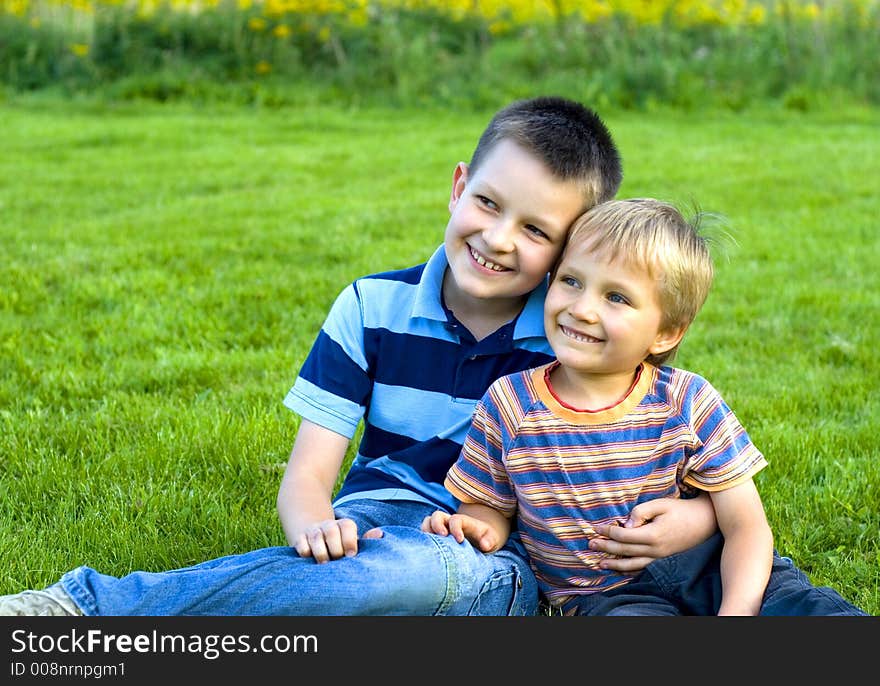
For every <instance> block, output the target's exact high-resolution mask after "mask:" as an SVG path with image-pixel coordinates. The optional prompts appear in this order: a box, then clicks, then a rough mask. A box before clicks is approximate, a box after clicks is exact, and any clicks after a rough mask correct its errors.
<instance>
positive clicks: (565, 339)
mask: <svg viewBox="0 0 880 686" xmlns="http://www.w3.org/2000/svg"><path fill="white" fill-rule="evenodd" d="M662 321H663V311H662V309H661V306H660V294H659V288H658V283H657V280H656V278H655V276H654V275H652V274H651V273H650V272H649V270H648V269H646V268H644V267H642V266H640V265H638V264H636V263H634V262H628V261H626V260H623V259H621V258H616V259H613V260H611V259H609V258H608V257H607V255H606V254H605V251H602V250H600V251H595V250H594V249H593V248H592V247H591V246H590V244H589V243H587V244H581V245H578V246H576V247H571V248H569V249H567V250H566V252H565V254H564V255H563V257H562V260H561V262H560V264H559V267H558V269H557V270H556V272H555V273H554V276H553V280H552V281H551V283H550V289H549V291H548V293H547V299H546V301H545V303H544V328H545V330H546V333H547V339H548V341H549V342H550V345H551V346H552V347H553V351H554V352H555V354H556V357H557V359H558V360H559V362H560V363H561V364H562V365H563V367H564V368H566V369H567V370H569V371H570V373H571V374H572V375H574V376H583V377H591V376H597V375H599V376H602V377H603V378H608V377H613V376H619V377H620V380H621V381H620V385H621V386H622V387H623V388H626V387H627V386H628V384H629V383H630V382H631V380H632V375H633V372H634V371H635V369H636V368H637V367H638V365H639V364H641V363H642V362H643V361H644V360H645V358H646V357H648V355H656V354H659V353H661V352H664V351H666V350H669V349H671V348H672V347H674V346H675V345H676V344H677V343H678V341H679V340H681V337H682V335H683V333H684V332H683V330H679V329H676V330H673V331H663V330H661V322H662Z"/></svg>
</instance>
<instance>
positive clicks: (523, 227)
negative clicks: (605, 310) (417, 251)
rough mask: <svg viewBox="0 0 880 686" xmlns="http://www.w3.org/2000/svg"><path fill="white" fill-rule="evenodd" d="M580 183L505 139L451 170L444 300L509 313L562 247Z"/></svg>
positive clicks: (579, 205)
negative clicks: (471, 166) (472, 165)
mask: <svg viewBox="0 0 880 686" xmlns="http://www.w3.org/2000/svg"><path fill="white" fill-rule="evenodd" d="M584 205H585V199H584V191H583V190H582V188H581V186H580V185H579V184H578V183H577V182H575V181H561V180H559V179H558V178H556V177H555V176H554V175H553V174H552V173H551V172H550V170H549V169H548V168H547V167H546V166H545V165H544V164H543V162H541V161H540V160H539V159H537V158H536V157H534V156H533V155H532V154H530V153H529V152H527V151H526V150H525V149H523V148H522V147H520V146H518V145H517V144H516V143H513V142H511V141H508V140H504V141H501V142H499V143H498V144H497V145H496V146H495V148H494V149H493V150H492V151H491V152H490V153H489V154H488V156H487V157H486V158H485V159H483V160H482V162H481V163H480V165H479V167H478V168H477V170H476V171H475V172H474V173H473V174H470V173H469V170H468V167H467V165H466V164H464V163H460V164H459V165H458V167H456V170H455V175H454V177H453V187H452V194H451V197H450V200H449V211H450V218H449V223H448V224H447V226H446V234H445V237H444V244H445V248H446V256H447V259H448V260H449V269H450V271H449V274H450V275H451V278H447V280H446V282H445V284H444V296H445V297H446V299H447V304H450V306H452V305H451V303H452V302H453V301H454V302H456V303H458V304H460V305H463V306H465V307H468V308H470V309H471V310H472V311H479V310H480V309H481V307H485V306H486V305H488V304H490V301H491V306H492V307H493V309H495V310H496V311H497V310H498V309H499V308H506V309H509V311H510V316H511V317H513V316H515V315H516V313H518V311H519V309H520V308H521V306H522V304H523V303H524V302H525V299H526V297H527V296H528V294H529V293H530V292H531V291H532V290H534V289H535V287H536V286H538V284H539V283H540V282H541V281H542V280H543V279H544V277H545V276H546V275H547V272H548V271H549V270H550V269H551V267H552V266H553V263H554V261H555V260H556V259H557V257H558V256H559V254H560V253H561V251H562V246H563V243H564V241H565V237H566V235H567V233H568V227H569V225H570V224H571V223H572V222H573V221H574V220H575V219H576V218H577V216H578V215H579V214H580V213H581V211H582V210H583V209H584Z"/></svg>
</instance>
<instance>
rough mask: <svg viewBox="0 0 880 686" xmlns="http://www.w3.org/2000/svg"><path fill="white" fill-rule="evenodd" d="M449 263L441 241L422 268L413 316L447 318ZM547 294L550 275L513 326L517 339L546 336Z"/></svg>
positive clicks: (529, 300) (533, 292)
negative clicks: (445, 289)
mask: <svg viewBox="0 0 880 686" xmlns="http://www.w3.org/2000/svg"><path fill="white" fill-rule="evenodd" d="M448 266H449V261H448V260H447V259H446V249H445V248H444V247H443V245H442V244H441V245H440V247H438V248H437V249H436V250H435V251H434V254H433V255H431V257H430V259H429V260H428V262H427V263H426V264H425V269H424V271H422V277H421V278H420V279H419V285H418V289H417V291H416V297H415V301H414V302H413V308H412V316H413V317H424V318H425V319H434V320H436V321H440V322H446V321H448V318H447V316H446V312H445V311H444V309H443V276H444V275H445V274H446V268H447V267H448ZM546 295H547V278H545V279H544V280H543V281H542V282H541V283H540V284H538V286H537V288H535V290H533V291H532V292H531V293H529V298H528V300H526V304H525V307H523V309H522V312H520V314H519V316H518V317H517V319H516V324H515V326H514V330H513V338H514V340H521V339H524V338H543V337H544V298H545V297H546Z"/></svg>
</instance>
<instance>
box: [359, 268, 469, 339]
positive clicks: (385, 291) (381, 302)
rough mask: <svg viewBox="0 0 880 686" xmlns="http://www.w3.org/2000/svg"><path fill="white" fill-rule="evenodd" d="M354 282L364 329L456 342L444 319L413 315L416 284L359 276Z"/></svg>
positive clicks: (416, 290)
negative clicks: (379, 329) (361, 306)
mask: <svg viewBox="0 0 880 686" xmlns="http://www.w3.org/2000/svg"><path fill="white" fill-rule="evenodd" d="M357 285H358V291H359V292H360V295H361V302H362V303H363V311H364V326H365V327H366V328H368V329H375V328H382V329H388V330H389V331H391V332H393V333H401V334H410V335H414V336H428V337H430V338H437V339H440V340H443V341H456V342H457V341H458V338H457V337H456V336H455V334H453V333H452V332H450V331H447V329H446V326H445V325H444V324H445V319H444V320H443V321H437V320H436V319H425V318H424V317H417V316H413V300H414V298H415V297H416V295H417V292H418V288H419V285H418V284H410V283H404V282H402V281H389V280H387V279H361V280H360V281H358V284H357Z"/></svg>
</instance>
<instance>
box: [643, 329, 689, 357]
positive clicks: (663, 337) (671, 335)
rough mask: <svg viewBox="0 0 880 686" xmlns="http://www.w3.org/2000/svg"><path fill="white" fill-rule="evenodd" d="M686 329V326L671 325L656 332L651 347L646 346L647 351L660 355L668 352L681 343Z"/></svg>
mask: <svg viewBox="0 0 880 686" xmlns="http://www.w3.org/2000/svg"><path fill="white" fill-rule="evenodd" d="M686 331H687V327H686V326H672V327H669V328H668V329H664V330H663V331H661V332H660V333H658V334H657V337H656V338H655V339H654V342H653V343H652V344H651V347H650V348H648V352H649V353H650V354H651V355H662V354H663V353H665V352H669V351H670V350H672V349H673V348H674V347H675V346H677V345H678V344H679V343H681V339H682V338H684V334H685V332H686Z"/></svg>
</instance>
